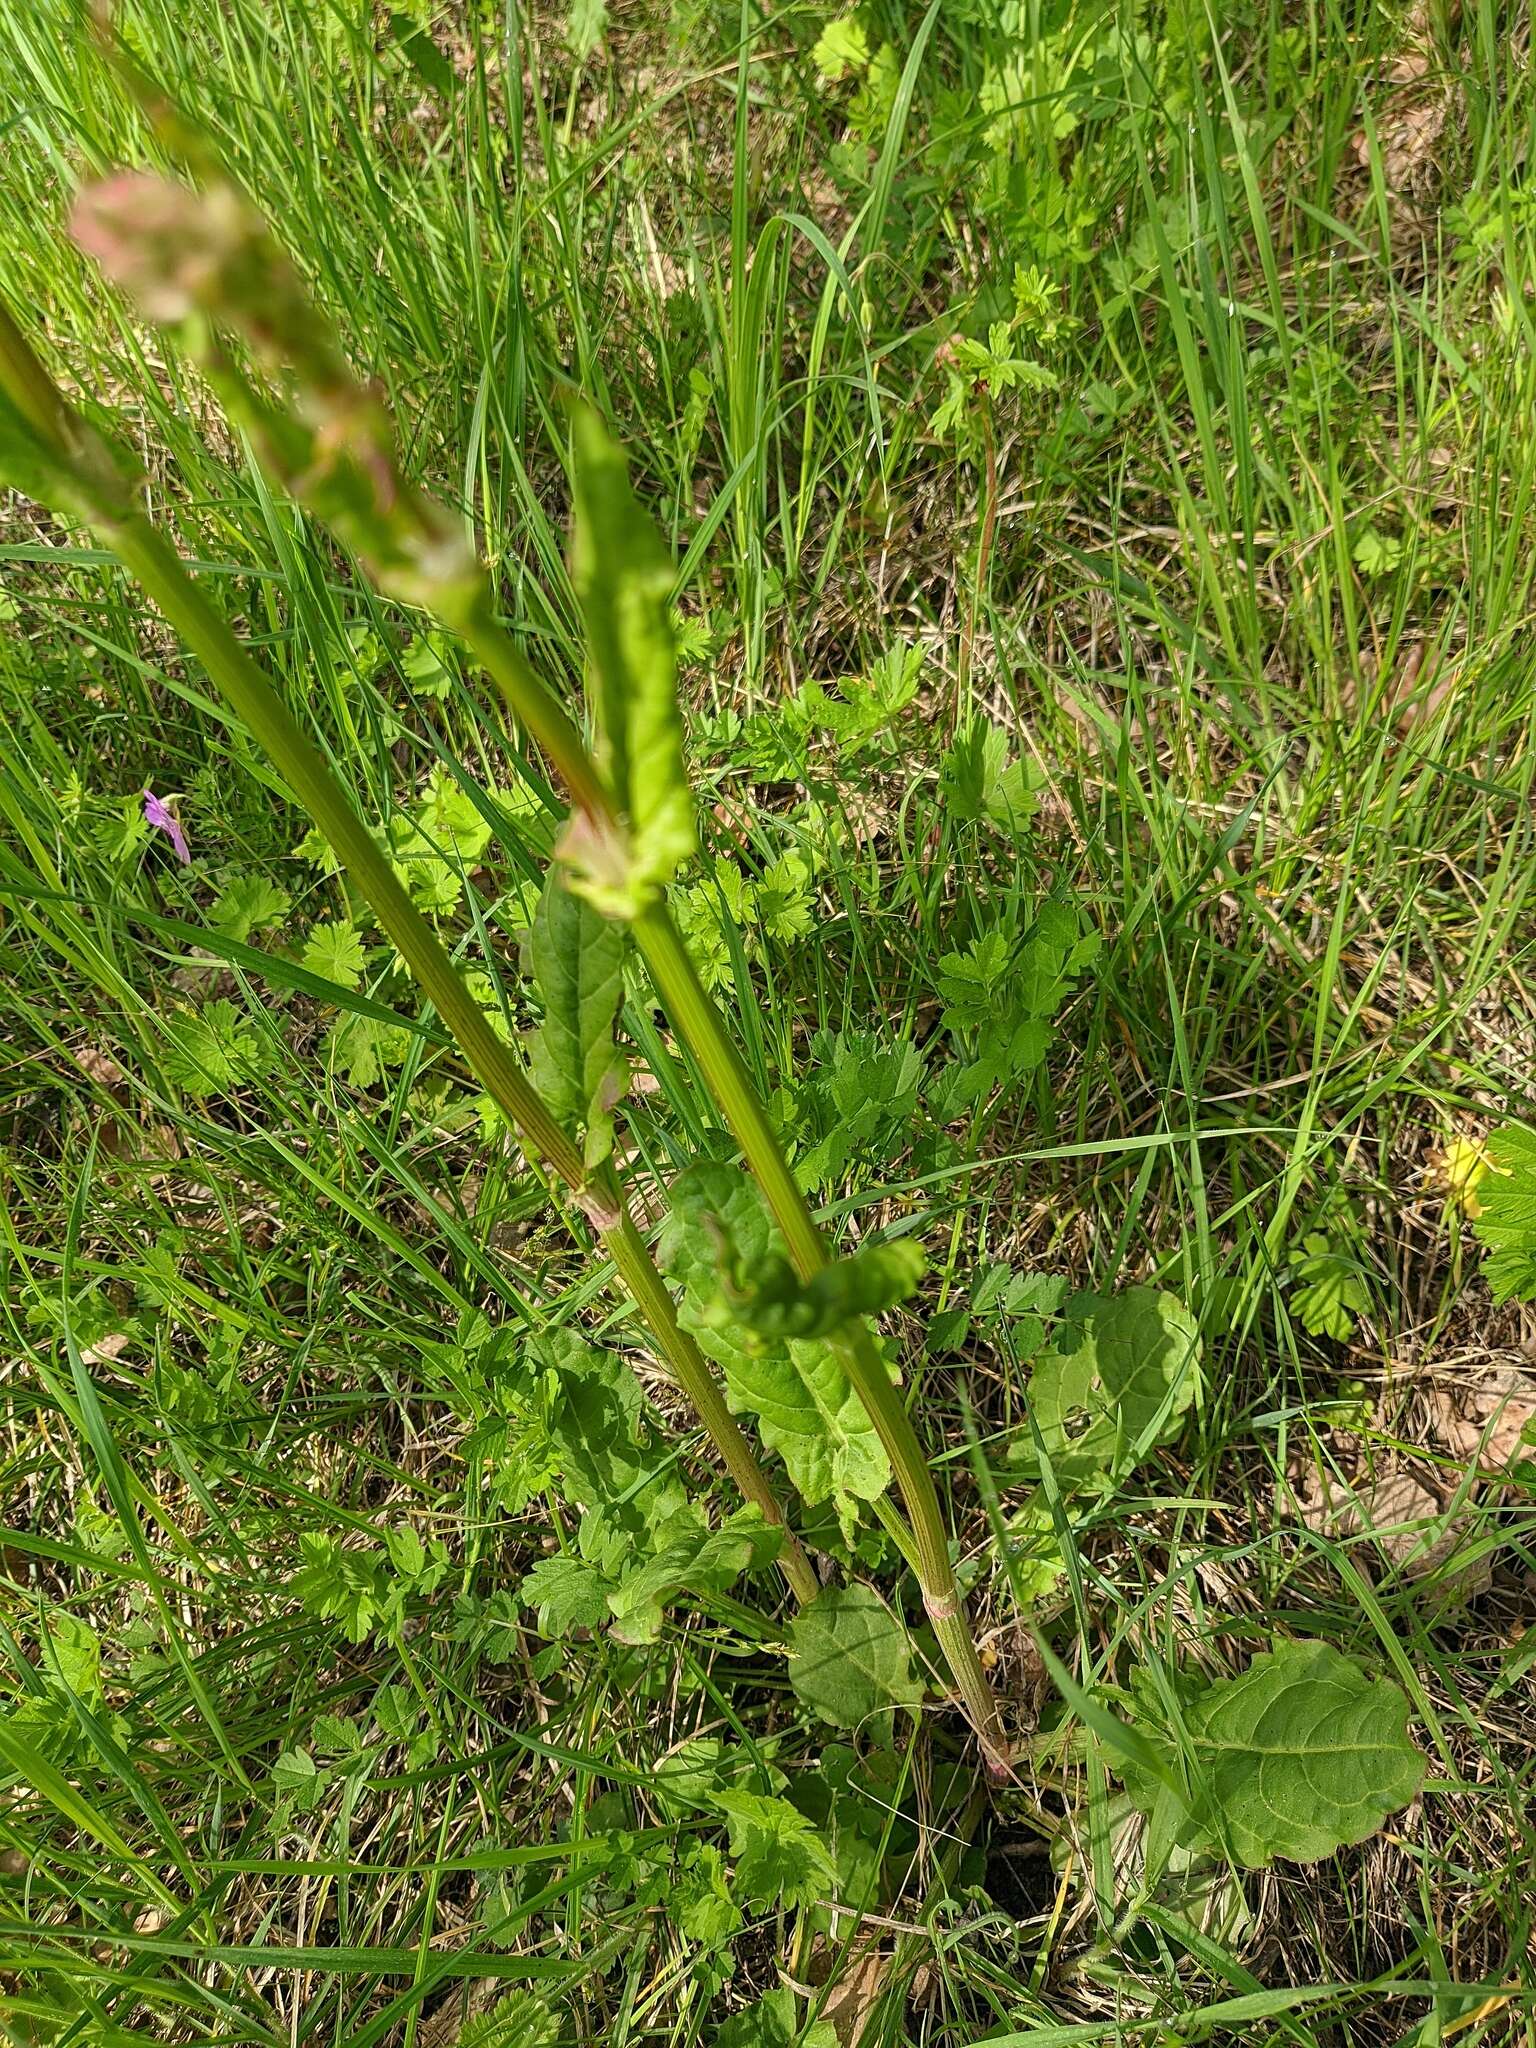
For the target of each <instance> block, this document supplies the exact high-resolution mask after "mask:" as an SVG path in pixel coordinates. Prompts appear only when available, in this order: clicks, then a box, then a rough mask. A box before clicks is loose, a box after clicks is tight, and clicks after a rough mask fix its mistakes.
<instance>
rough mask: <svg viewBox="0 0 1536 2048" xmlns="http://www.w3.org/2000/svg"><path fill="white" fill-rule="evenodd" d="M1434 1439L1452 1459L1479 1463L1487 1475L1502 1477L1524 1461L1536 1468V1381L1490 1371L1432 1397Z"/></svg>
mask: <svg viewBox="0 0 1536 2048" xmlns="http://www.w3.org/2000/svg"><path fill="white" fill-rule="evenodd" d="M1430 1399H1431V1402H1432V1404H1433V1409H1434V1418H1435V1433H1436V1435H1437V1436H1438V1437H1439V1438H1440V1441H1441V1442H1442V1443H1443V1444H1444V1445H1445V1448H1446V1449H1447V1450H1448V1451H1449V1452H1450V1453H1451V1455H1452V1456H1453V1457H1457V1458H1465V1459H1466V1460H1467V1461H1468V1462H1469V1463H1470V1462H1471V1461H1472V1460H1473V1459H1474V1458H1475V1459H1476V1460H1477V1464H1478V1467H1479V1469H1480V1470H1481V1471H1482V1472H1484V1473H1485V1474H1490V1475H1492V1476H1495V1477H1503V1476H1504V1475H1505V1474H1506V1473H1507V1471H1508V1469H1509V1467H1510V1466H1511V1465H1513V1464H1516V1463H1518V1462H1519V1460H1520V1459H1522V1458H1529V1459H1531V1460H1532V1461H1533V1462H1536V1442H1533V1441H1532V1440H1531V1435H1530V1434H1529V1433H1530V1432H1536V1376H1533V1375H1532V1374H1530V1373H1528V1372H1522V1371H1521V1370H1520V1369H1519V1368H1518V1367H1516V1366H1489V1367H1488V1368H1487V1369H1486V1370H1485V1371H1484V1372H1483V1373H1481V1374H1480V1375H1479V1376H1478V1378H1477V1379H1475V1380H1471V1381H1465V1382H1461V1383H1452V1384H1450V1385H1437V1386H1436V1387H1435V1388H1434V1389H1433V1390H1432V1392H1431V1396H1430Z"/></svg>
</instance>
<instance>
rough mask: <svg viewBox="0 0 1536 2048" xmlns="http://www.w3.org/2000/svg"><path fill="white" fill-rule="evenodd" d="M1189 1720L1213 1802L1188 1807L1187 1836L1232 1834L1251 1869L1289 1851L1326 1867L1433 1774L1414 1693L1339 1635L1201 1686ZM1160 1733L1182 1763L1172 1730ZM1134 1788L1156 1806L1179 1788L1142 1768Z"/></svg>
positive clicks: (1191, 1840) (1202, 1780) (1162, 1744)
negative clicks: (1374, 1674) (1418, 1737)
mask: <svg viewBox="0 0 1536 2048" xmlns="http://www.w3.org/2000/svg"><path fill="white" fill-rule="evenodd" d="M1183 1719H1184V1729H1185V1737H1186V1740H1187V1743H1188V1745H1189V1748H1190V1751H1191V1752H1192V1754H1191V1756H1190V1762H1191V1765H1192V1770H1191V1777H1192V1778H1193V1780H1194V1782H1195V1784H1196V1786H1197V1788H1198V1789H1197V1797H1203V1799H1204V1800H1206V1801H1207V1802H1208V1807H1207V1809H1206V1810H1205V1811H1199V1812H1196V1811H1188V1812H1186V1814H1185V1816H1184V1821H1183V1825H1182V1827H1181V1829H1180V1839H1181V1840H1182V1841H1183V1843H1184V1845H1185V1846H1186V1847H1194V1846H1197V1845H1206V1846H1214V1845H1215V1844H1216V1843H1218V1842H1220V1841H1222V1840H1223V1839H1224V1840H1225V1842H1226V1843H1227V1844H1228V1845H1229V1846H1230V1849H1231V1852H1232V1855H1233V1856H1234V1857H1235V1858H1236V1860H1237V1861H1238V1862H1239V1863H1240V1864H1242V1865H1244V1866H1245V1867H1246V1868H1248V1869H1250V1870H1257V1869H1261V1868H1262V1867H1263V1866H1264V1865H1266V1864H1268V1863H1272V1862H1273V1861H1274V1860H1275V1858H1276V1857H1277V1856H1279V1857H1284V1858H1285V1859H1287V1860H1288V1861H1290V1862H1294V1863H1315V1862H1316V1861H1317V1860H1318V1859H1319V1858H1320V1857H1323V1856H1329V1855H1331V1854H1332V1853H1333V1851H1334V1850H1335V1849H1338V1848H1344V1847H1347V1846H1349V1845H1350V1844H1352V1843H1355V1842H1363V1841H1364V1840H1365V1839H1366V1837H1367V1836H1369V1835H1373V1834H1375V1832H1376V1831H1377V1829H1378V1828H1379V1827H1380V1826H1381V1824H1382V1822H1383V1821H1384V1820H1385V1819H1386V1817H1387V1815H1388V1814H1390V1813H1395V1812H1396V1811H1397V1809H1398V1808H1399V1807H1400V1806H1406V1805H1407V1803H1408V1801H1409V1800H1410V1799H1412V1798H1413V1796H1414V1794H1415V1793H1416V1792H1417V1791H1418V1789H1419V1786H1420V1784H1421V1783H1422V1782H1423V1778H1424V1759H1423V1757H1422V1756H1421V1755H1420V1754H1419V1752H1418V1750H1417V1749H1415V1747H1414V1745H1413V1743H1412V1742H1411V1741H1410V1740H1409V1737H1408V1701H1407V1699H1406V1698H1405V1697H1404V1695H1403V1694H1402V1693H1401V1692H1400V1691H1399V1690H1398V1688H1397V1687H1396V1686H1395V1685H1393V1684H1391V1683H1390V1682H1389V1681H1388V1680H1386V1679H1382V1678H1368V1677H1366V1675H1365V1673H1364V1672H1363V1671H1361V1669H1360V1667H1359V1666H1358V1665H1357V1664H1354V1663H1352V1662H1351V1661H1350V1659H1349V1658H1348V1657H1345V1656H1341V1655H1340V1653H1339V1652H1338V1651H1337V1650H1335V1649H1333V1648H1332V1647H1331V1646H1330V1645H1329V1644H1327V1643H1297V1642H1287V1643H1279V1644H1277V1645H1276V1646H1275V1648H1274V1649H1273V1650H1268V1651H1265V1652H1264V1653H1263V1654H1262V1655H1260V1656H1257V1657H1255V1658H1254V1660H1253V1662H1252V1663H1251V1664H1250V1665H1249V1667H1248V1669H1247V1670H1246V1671H1245V1672H1244V1673H1243V1674H1242V1676H1241V1677H1240V1678H1228V1679H1221V1680H1218V1681H1217V1682H1216V1683H1215V1684H1214V1685H1209V1686H1206V1687H1205V1688H1204V1690H1203V1691H1201V1692H1199V1693H1197V1694H1196V1695H1195V1697H1194V1698H1193V1699H1192V1700H1191V1701H1189V1703H1188V1704H1187V1705H1186V1707H1185V1709H1184V1715H1183ZM1148 1732H1149V1733H1150V1732H1151V1731H1148ZM1154 1741H1155V1746H1157V1747H1159V1748H1161V1749H1163V1750H1164V1752H1165V1754H1167V1755H1168V1756H1169V1757H1170V1760H1171V1758H1172V1756H1173V1754H1174V1742H1173V1738H1172V1736H1171V1735H1170V1734H1168V1733H1167V1732H1166V1731H1164V1732H1163V1733H1162V1734H1161V1735H1160V1736H1159V1737H1155V1738H1154ZM1127 1790H1128V1791H1129V1792H1130V1794H1131V1796H1132V1798H1133V1799H1134V1800H1135V1801H1136V1803H1137V1804H1138V1805H1139V1806H1141V1807H1142V1808H1143V1810H1144V1811H1146V1812H1148V1813H1155V1810H1156V1807H1157V1805H1158V1804H1159V1803H1160V1802H1165V1801H1166V1798H1167V1796H1168V1794H1167V1787H1166V1784H1163V1785H1157V1786H1154V1785H1153V1784H1152V1783H1151V1782H1150V1781H1145V1780H1143V1778H1142V1777H1141V1775H1140V1774H1139V1773H1129V1774H1128V1776H1127Z"/></svg>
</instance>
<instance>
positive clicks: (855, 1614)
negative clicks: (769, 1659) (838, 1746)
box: [789, 1586, 923, 1742]
mask: <svg viewBox="0 0 1536 2048" xmlns="http://www.w3.org/2000/svg"><path fill="white" fill-rule="evenodd" d="M789 1682H790V1684H791V1685H792V1686H793V1687H794V1689H795V1697H796V1698H797V1699H798V1700H799V1701H800V1702H801V1704H802V1705H804V1706H807V1707H809V1708H810V1710H811V1712H812V1713H813V1714H816V1715H817V1716H819V1718H820V1719H821V1720H823V1721H827V1722H830V1724H831V1725H832V1726H833V1727H834V1728H854V1729H859V1730H862V1731H865V1732H871V1731H872V1732H873V1733H874V1734H875V1736H876V1737H877V1738H878V1739H879V1740H880V1741H882V1742H889V1741H890V1739H891V1735H892V1728H893V1715H892V1709H893V1708H895V1707H908V1708H911V1709H913V1710H915V1709H916V1708H917V1707H918V1706H920V1705H921V1703H922V1697H923V1687H922V1682H921V1680H920V1679H918V1678H917V1677H915V1676H914V1674H913V1670H912V1653H911V1647H910V1645H909V1643H908V1641H907V1632H906V1630H905V1629H904V1628H903V1627H902V1625H901V1622H900V1620H899V1619H898V1617H897V1616H896V1615H894V1614H893V1613H892V1612H891V1610H890V1608H889V1607H887V1606H886V1604H885V1602H884V1601H883V1600H882V1599H881V1598H880V1595H879V1594H878V1593H877V1592H876V1591H875V1589H874V1588H873V1587H872V1586H843V1587H837V1588H829V1589H828V1590H827V1591H826V1592H824V1593H822V1594H821V1596H820V1598H819V1599H817V1600H816V1601H814V1602H813V1603H812V1605H811V1606H809V1607H806V1608H803V1609H802V1610H801V1612H800V1613H799V1614H797V1615H796V1616H795V1619H794V1621H793V1623H792V1624H791V1626H790V1632H789Z"/></svg>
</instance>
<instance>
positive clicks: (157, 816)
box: [144, 789, 192, 868]
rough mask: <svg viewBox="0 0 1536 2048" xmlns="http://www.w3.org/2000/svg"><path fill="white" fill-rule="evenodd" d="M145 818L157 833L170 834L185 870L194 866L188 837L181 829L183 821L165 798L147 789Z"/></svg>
mask: <svg viewBox="0 0 1536 2048" xmlns="http://www.w3.org/2000/svg"><path fill="white" fill-rule="evenodd" d="M144 817H145V821H146V822H147V823H148V824H151V825H153V826H154V828H155V830H156V831H157V832H165V833H168V834H169V836H170V841H171V844H172V846H174V847H175V849H176V858H177V859H178V860H179V861H180V862H181V864H182V866H183V867H184V868H189V867H190V866H191V865H192V855H191V853H190V852H189V851H188V849H187V835H186V833H185V832H183V831H182V829H181V821H180V819H179V818H178V817H177V816H176V813H175V812H174V811H173V810H172V809H171V807H170V805H169V804H168V803H167V802H166V801H165V798H164V797H162V796H156V795H155V792H154V791H153V790H152V789H146V790H145V792H144Z"/></svg>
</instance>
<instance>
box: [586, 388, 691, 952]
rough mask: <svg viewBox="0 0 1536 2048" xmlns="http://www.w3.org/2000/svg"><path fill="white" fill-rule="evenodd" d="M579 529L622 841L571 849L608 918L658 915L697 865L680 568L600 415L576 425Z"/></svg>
mask: <svg viewBox="0 0 1536 2048" xmlns="http://www.w3.org/2000/svg"><path fill="white" fill-rule="evenodd" d="M571 440H572V448H573V453H574V457H575V464H574V485H575V500H576V520H575V527H574V531H573V534H572V540H571V581H572V582H573V584H574V585H575V588H576V595H577V598H578V599H579V601H580V603H581V608H582V614H583V617H584V618H585V620H586V627H587V654H588V660H589V663H590V667H591V674H592V681H593V685H594V688H595V694H596V705H595V709H596V713H597V725H598V734H599V760H600V765H601V767H602V770H603V773H604V776H605V778H606V780H607V784H608V788H609V790H610V792H611V794H612V797H613V801H614V805H615V807H616V809H617V810H618V813H619V818H620V829H619V832H618V834H617V835H612V834H604V833H600V832H599V831H598V829H597V828H596V827H595V826H594V825H593V823H592V821H591V820H590V819H577V820H574V821H573V824H572V827H571V829H570V830H568V831H567V833H566V835H565V837H564V839H563V841H562V842H561V858H562V859H563V860H564V861H565V862H566V863H567V864H568V865H569V866H570V867H571V869H572V872H573V875H574V877H575V885H576V887H577V888H578V889H579V890H580V891H581V892H582V893H583V894H584V895H585V896H587V897H588V898H589V899H590V901H591V902H592V903H594V904H595V905H596V906H597V908H598V909H599V910H601V911H602V912H603V914H604V915H605V916H607V917H619V918H630V917H634V916H636V915H638V913H639V912H640V911H642V910H644V909H645V908H646V906H647V905H648V904H651V903H654V902H655V901H656V900H657V899H658V898H659V896H660V894H661V892H662V890H663V889H664V888H665V887H666V885H667V883H668V882H670V881H671V879H672V877H673V876H674V875H675V874H676V872H677V870H678V868H679V867H681V865H682V864H683V862H684V861H685V860H687V859H688V858H689V856H690V855H691V854H692V853H693V851H694V847H695V843H696V840H695V833H694V822H693V796H692V792H691V791H690V789H689V787H688V775H687V771H686V769H685V767H684V764H683V722H682V716H681V714H680V712H679V710H678V703H677V648H676V643H675V641H674V638H673V629H672V582H673V567H672V561H671V558H670V556H669V555H668V553H667V550H666V547H665V546H664V545H663V543H662V540H661V536H660V535H659V534H658V533H657V531H656V529H655V527H654V525H653V524H652V523H651V520H650V519H649V517H648V516H647V514H646V512H645V510H644V508H643V506H642V505H641V504H640V502H639V500H638V499H637V498H636V497H635V494H634V492H633V491H632V490H631V489H630V485H629V474H628V470H627V468H626V465H625V461H624V456H623V454H622V452H621V451H620V449H619V448H618V447H617V446H616V445H615V444H614V442H613V441H612V440H611V439H610V437H609V435H608V433H607V430H606V429H605V428H604V426H603V424H602V422H601V421H600V420H599V419H598V417H597V414H596V413H595V412H593V411H592V410H591V408H590V407H589V406H585V405H578V406H576V407H574V408H573V409H572V414H571Z"/></svg>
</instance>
